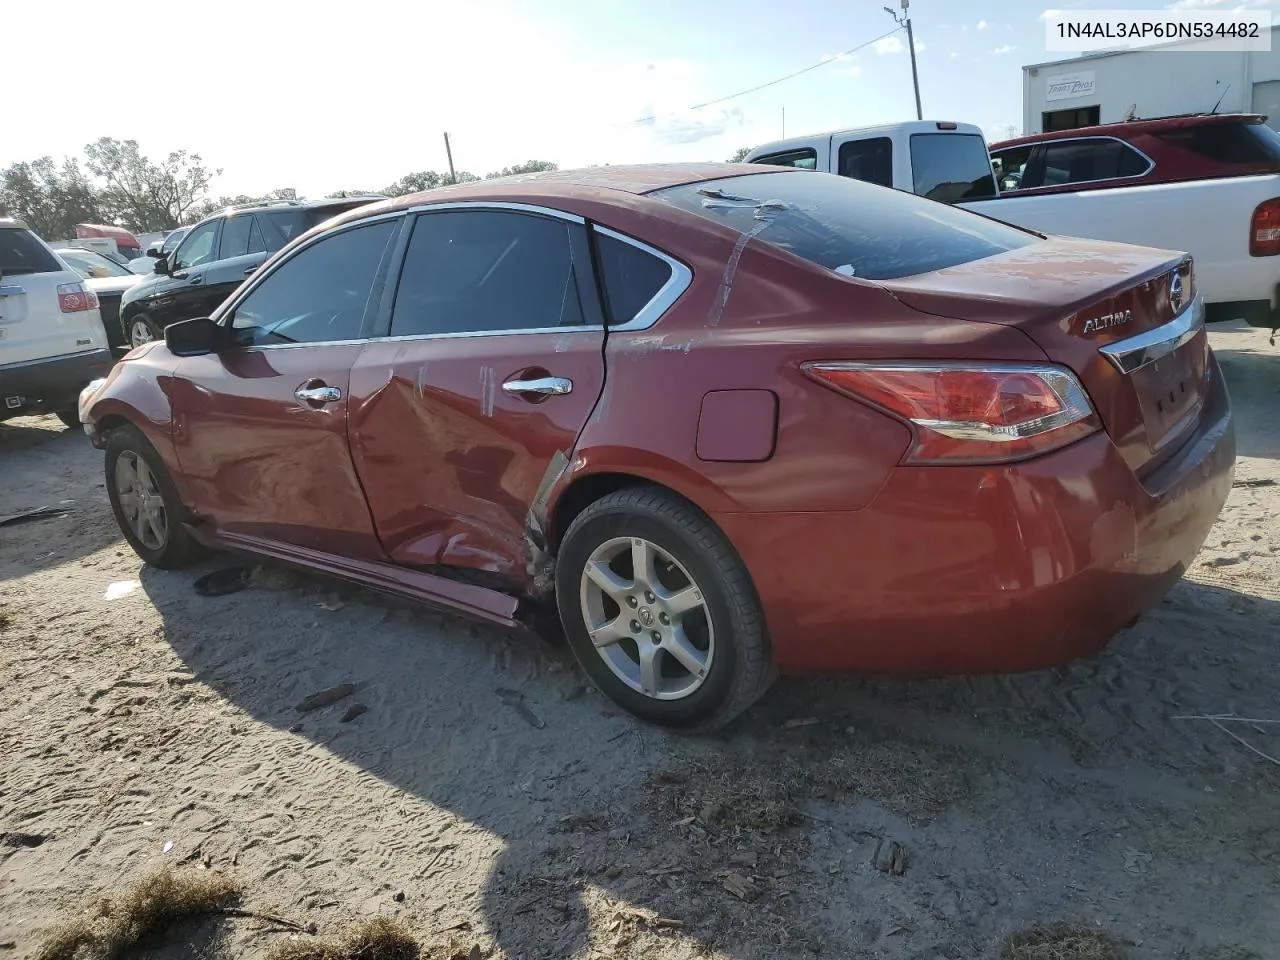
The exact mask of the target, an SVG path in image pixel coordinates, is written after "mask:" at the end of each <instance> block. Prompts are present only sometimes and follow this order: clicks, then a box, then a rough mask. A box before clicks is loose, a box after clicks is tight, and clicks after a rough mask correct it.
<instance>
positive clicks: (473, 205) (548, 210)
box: [406, 200, 587, 225]
mask: <svg viewBox="0 0 1280 960" xmlns="http://www.w3.org/2000/svg"><path fill="white" fill-rule="evenodd" d="M437 210H514V211H515V212H517V213H533V214H541V215H542V216H545V217H554V218H555V219H557V220H567V221H568V222H569V223H576V224H579V225H582V224H585V223H586V222H587V220H586V218H585V217H580V216H578V215H577V214H576V213H568V212H566V211H564V210H556V209H555V208H554V207H543V206H539V205H538V204H536V203H517V202H516V201H513V200H446V201H443V202H441V203H421V204H418V205H417V206H416V207H409V208H408V210H407V211H406V212H408V213H434V212H435V211H437Z"/></svg>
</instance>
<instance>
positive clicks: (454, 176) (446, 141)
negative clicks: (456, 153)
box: [444, 133, 458, 183]
mask: <svg viewBox="0 0 1280 960" xmlns="http://www.w3.org/2000/svg"><path fill="white" fill-rule="evenodd" d="M444 153H445V156H447V157H448V158H449V182H450V183H457V182H458V175H457V174H456V173H454V172H453V151H452V150H451V149H449V134H448V133H445V135H444Z"/></svg>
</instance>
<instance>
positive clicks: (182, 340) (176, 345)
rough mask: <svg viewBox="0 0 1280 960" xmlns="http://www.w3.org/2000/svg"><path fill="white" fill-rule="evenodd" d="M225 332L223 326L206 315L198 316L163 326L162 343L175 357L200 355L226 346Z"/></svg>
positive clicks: (215, 351)
mask: <svg viewBox="0 0 1280 960" xmlns="http://www.w3.org/2000/svg"><path fill="white" fill-rule="evenodd" d="M226 333H227V331H226V328H225V327H222V326H220V325H219V324H216V323H214V322H213V321H212V320H210V319H209V318H208V317H198V318H196V319H195V320H183V321H182V322H181V323H175V324H171V325H170V326H168V327H165V329H164V345H165V346H166V347H168V348H169V352H170V353H172V354H173V355H174V356H175V357H201V356H204V355H206V354H210V353H217V352H218V351H219V350H221V349H223V348H224V347H226V346H227V345H228V343H229V341H228V339H227V336H226Z"/></svg>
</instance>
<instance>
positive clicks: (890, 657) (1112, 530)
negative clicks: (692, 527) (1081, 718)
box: [715, 362, 1235, 674]
mask: <svg viewBox="0 0 1280 960" xmlns="http://www.w3.org/2000/svg"><path fill="white" fill-rule="evenodd" d="M1234 462H1235V434H1234V430H1233V427H1232V423H1231V412H1230V403H1229V401H1228V398H1227V393H1226V388H1225V386H1224V384H1223V382H1222V377H1221V373H1220V372H1219V371H1218V370H1217V368H1216V362H1215V364H1214V381H1213V385H1212V387H1211V390H1210V395H1209V397H1208V398H1207V400H1206V404H1205V411H1204V415H1203V419H1202V421H1201V424H1200V427H1199V429H1198V430H1197V432H1196V434H1195V435H1194V436H1193V437H1192V438H1191V439H1189V440H1188V441H1187V442H1186V443H1185V444H1184V445H1183V446H1182V448H1181V449H1180V450H1179V451H1178V452H1177V454H1175V455H1174V456H1173V458H1172V459H1170V460H1169V461H1168V462H1166V463H1164V464H1163V465H1162V466H1161V467H1160V469H1159V470H1158V471H1157V472H1156V473H1154V474H1152V475H1149V476H1147V477H1145V478H1143V479H1141V480H1140V479H1139V478H1138V477H1137V476H1135V474H1134V473H1133V471H1132V470H1130V469H1129V467H1128V465H1127V464H1126V463H1125V461H1124V459H1123V458H1122V457H1121V455H1120V453H1119V451H1118V450H1117V449H1116V447H1115V445H1114V444H1113V443H1112V442H1111V440H1110V438H1109V437H1107V435H1106V434H1104V433H1098V434H1095V435H1093V436H1090V437H1088V438H1086V439H1084V440H1081V441H1080V442H1079V443H1076V444H1073V445H1072V446H1070V447H1068V448H1066V449H1064V450H1060V451H1058V452H1057V453H1054V454H1050V455H1048V456H1045V457H1041V458H1039V459H1036V460H1033V461H1029V462H1027V463H1023V464H1016V465H1012V466H1006V467H992V468H988V467H899V468H897V469H896V470H895V471H894V473H893V474H892V475H891V477H890V479H889V480H888V482H887V483H886V484H885V486H884V487H883V488H882V489H881V491H880V493H879V494H878V495H877V496H876V498H875V500H874V501H873V502H872V503H871V504H869V505H868V506H867V507H866V508H864V509H862V510H859V511H856V512H845V513H810V514H721V515H717V516H716V517H715V519H716V521H717V523H719V524H720V526H721V528H722V529H723V530H724V531H725V532H726V534H727V535H728V537H729V538H730V540H731V541H732V542H733V543H734V545H735V547H736V548H737V549H738V551H739V553H740V554H741V555H742V557H743V559H744V561H745V562H746V565H747V568H748V570H749V571H750V572H751V574H752V577H753V579H754V582H755V585H756V589H757V591H758V593H759V595H760V599H761V602H762V604H763V607H764V612H765V618H766V622H767V623H768V626H769V631H770V636H771V639H772V643H773V650H774V656H775V659H776V660H777V663H778V666H779V667H780V668H781V669H782V670H785V671H792V672H800V671H828V670H831V671H834V670H842V671H846V670H858V671H891V672H899V673H927V674H937V673H991V672H1000V673H1003V672H1014V671H1021V670H1030V669H1038V668H1042V667H1048V666H1054V665H1059V664H1062V663H1065V662H1068V661H1070V660H1073V659H1076V658H1078V657H1081V656H1087V655H1090V654H1092V653H1094V652H1096V651H1097V650H1099V649H1100V648H1101V647H1103V646H1104V645H1105V644H1106V643H1107V642H1108V641H1109V640H1110V639H1111V638H1112V637H1113V636H1114V635H1115V634H1116V633H1117V632H1119V631H1120V630H1122V629H1123V628H1124V627H1126V626H1128V625H1130V624H1131V623H1133V622H1134V621H1135V620H1136V619H1137V618H1138V617H1140V616H1141V615H1142V614H1143V613H1144V612H1146V611H1147V610H1149V609H1150V608H1151V607H1152V606H1154V605H1155V604H1156V603H1158V602H1159V601H1160V599H1161V597H1162V596H1163V595H1164V594H1165V593H1166V592H1167V591H1168V589H1169V588H1170V587H1171V586H1172V585H1173V584H1174V583H1175V582H1176V581H1177V580H1178V579H1179V578H1180V577H1181V576H1182V573H1183V571H1184V570H1185V569H1186V567H1187V566H1188V565H1189V564H1190V563H1191V561H1192V560H1193V559H1194V557H1195V555H1196V553H1197V552H1198V551H1199V549H1200V546H1201V544H1203V542H1204V540H1205V537H1207V536H1208V533H1209V530H1210V528H1211V527H1212V526H1213V523H1214V521H1215V520H1216V518H1217V516H1218V512H1219V510H1220V509H1221V508H1222V505H1223V503H1224V502H1225V501H1226V498H1227V494H1228V493H1229V492H1230V489H1231V479H1232V473H1233V467H1234Z"/></svg>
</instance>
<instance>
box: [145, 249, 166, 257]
mask: <svg viewBox="0 0 1280 960" xmlns="http://www.w3.org/2000/svg"><path fill="white" fill-rule="evenodd" d="M147 256H148V257H163V256H164V254H163V253H161V252H160V248H159V247H149V248H148V249H147Z"/></svg>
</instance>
